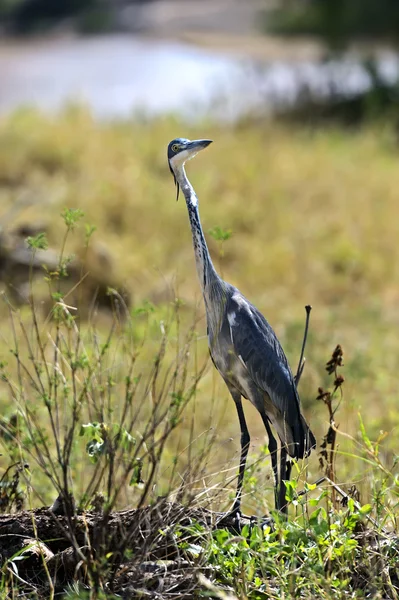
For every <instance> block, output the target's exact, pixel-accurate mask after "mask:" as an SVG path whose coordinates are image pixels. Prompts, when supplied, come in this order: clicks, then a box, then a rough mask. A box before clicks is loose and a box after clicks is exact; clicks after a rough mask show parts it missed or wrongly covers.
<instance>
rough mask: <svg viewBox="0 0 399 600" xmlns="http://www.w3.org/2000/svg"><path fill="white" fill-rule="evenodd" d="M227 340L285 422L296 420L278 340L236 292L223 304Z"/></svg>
mask: <svg viewBox="0 0 399 600" xmlns="http://www.w3.org/2000/svg"><path fill="white" fill-rule="evenodd" d="M227 318H228V322H229V327H230V335H231V341H232V343H233V347H234V352H235V354H236V356H237V357H238V358H239V359H240V360H241V362H242V363H243V364H244V365H245V367H246V369H247V370H248V373H249V375H250V377H251V378H252V380H253V381H254V383H255V384H256V385H257V387H258V388H260V389H261V390H263V391H264V392H266V393H267V394H268V395H269V397H270V399H271V401H272V402H273V404H274V406H275V407H276V408H277V409H278V410H279V411H280V413H281V415H282V416H283V417H284V419H285V421H286V422H287V423H288V424H290V425H295V424H296V423H297V422H298V420H299V419H300V408H299V397H298V393H297V391H296V387H295V382H294V378H293V375H292V372H291V369H290V367H289V365H288V361H287V358H286V356H285V354H284V350H283V349H282V347H281V345H280V342H279V341H278V339H277V336H276V334H275V333H274V331H273V329H272V328H271V326H270V325H269V323H268V322H267V321H266V319H265V318H264V316H263V315H262V314H261V313H260V312H259V311H258V310H257V308H255V307H254V306H253V305H252V304H251V303H250V302H248V300H246V299H245V298H244V297H243V296H242V295H241V294H240V292H238V291H237V292H236V293H235V294H233V296H232V298H231V300H230V302H229V304H228V306H227Z"/></svg>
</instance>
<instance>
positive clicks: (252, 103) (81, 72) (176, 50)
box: [0, 34, 399, 120]
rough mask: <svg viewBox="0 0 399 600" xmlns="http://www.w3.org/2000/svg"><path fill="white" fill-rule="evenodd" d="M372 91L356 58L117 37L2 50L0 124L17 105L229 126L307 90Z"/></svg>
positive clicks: (390, 61) (394, 63)
mask: <svg viewBox="0 0 399 600" xmlns="http://www.w3.org/2000/svg"><path fill="white" fill-rule="evenodd" d="M379 65H380V71H381V73H382V76H383V77H384V78H385V79H387V80H392V81H393V80H394V79H395V78H396V77H398V74H399V68H398V60H397V57H396V56H395V55H394V54H393V53H388V52H386V53H384V54H383V55H382V56H381V58H380V60H379ZM369 84H370V81H369V76H368V74H367V72H366V71H365V69H364V68H363V67H362V65H361V64H360V62H359V60H357V59H354V58H352V59H349V58H347V59H345V60H343V61H342V60H341V61H330V62H328V63H323V64H322V63H319V62H316V61H315V62H311V61H302V62H298V61H296V62H295V63H293V62H291V63H289V62H284V61H276V60H275V61H273V62H266V61H260V60H257V61H254V60H250V59H243V58H241V57H239V56H237V57H235V56H234V55H231V54H229V55H228V56H227V55H223V54H220V53H217V52H215V51H208V50H205V49H200V48H197V47H195V46H191V45H189V44H184V43H178V42H170V41H162V40H157V39H155V40H154V39H149V38H145V37H139V36H133V35H121V34H118V35H107V36H95V37H86V38H84V37H72V36H69V37H53V38H48V39H42V40H33V41H32V40H21V41H12V42H8V43H4V42H3V43H1V44H0V114H6V113H8V112H10V111H12V110H14V109H15V108H17V107H19V106H21V105H35V106H38V107H39V108H41V109H43V110H45V111H58V110H59V109H60V108H62V106H63V105H64V104H65V103H66V102H68V101H78V102H83V103H86V104H87V105H89V106H90V107H91V109H92V110H93V113H94V114H95V115H96V116H97V117H99V118H121V117H122V118H124V117H128V116H131V115H132V114H134V113H140V114H141V115H146V116H153V115H159V114H165V113H175V114H178V115H179V116H180V117H186V118H189V119H194V118H198V117H203V116H204V115H209V114H210V115H212V116H214V117H216V118H218V119H223V120H234V119H236V118H237V117H240V116H242V115H245V114H246V113H254V112H256V111H264V110H269V111H271V110H275V109H276V107H279V106H282V105H287V104H292V103H294V102H295V101H296V100H297V98H298V97H299V96H300V95H301V94H303V91H304V90H310V92H311V93H312V94H316V95H326V94H328V93H330V92H331V90H332V89H334V90H338V91H339V92H340V93H343V94H348V95H351V94H353V93H356V92H358V91H361V90H364V89H367V87H368V86H369Z"/></svg>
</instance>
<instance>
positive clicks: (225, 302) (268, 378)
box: [167, 138, 316, 518]
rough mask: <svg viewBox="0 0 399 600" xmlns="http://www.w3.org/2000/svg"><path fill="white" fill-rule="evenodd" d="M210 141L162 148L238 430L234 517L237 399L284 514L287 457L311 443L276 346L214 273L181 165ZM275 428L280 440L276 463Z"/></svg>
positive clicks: (236, 511) (244, 441)
mask: <svg viewBox="0 0 399 600" xmlns="http://www.w3.org/2000/svg"><path fill="white" fill-rule="evenodd" d="M211 143H212V140H208V139H200V140H194V141H190V140H188V139H185V138H176V139H174V140H172V141H171V142H170V143H169V145H168V151H167V155H168V164H169V168H170V171H171V173H172V175H173V178H174V182H175V185H176V200H178V198H179V191H180V190H181V191H182V192H183V194H184V197H185V200H186V205H187V210H188V216H189V220H190V225H191V233H192V239H193V246H194V255H195V262H196V268H197V273H198V278H199V282H200V286H201V290H202V295H203V299H204V303H205V310H206V321H207V335H208V344H209V351H210V356H211V358H212V361H213V363H214V365H215V367H216V369H217V370H218V371H219V373H220V375H221V376H222V378H223V380H224V382H225V384H226V386H227V388H228V390H229V392H230V395H231V396H232V398H233V400H234V403H235V406H236V409H237V414H238V419H239V423H240V430H241V455H240V464H239V470H238V478H237V490H236V495H235V500H234V504H233V508H232V511H231V512H232V514H233V515H235V516H238V518H239V516H240V515H241V499H242V486H243V479H244V473H245V466H246V461H247V455H248V449H249V444H250V435H249V431H248V427H247V423H246V419H245V415H244V410H243V405H242V398H246V399H248V400H250V402H251V403H252V404H253V405H254V406H255V408H256V409H257V410H258V412H259V414H260V416H261V418H262V421H263V424H264V426H265V429H266V433H267V436H268V448H269V452H270V456H271V463H272V470H273V475H274V484H275V485H274V489H275V507H276V509H277V510H279V511H280V512H281V513H283V514H286V513H287V502H286V485H285V481H287V480H289V479H290V475H291V467H292V463H291V458H293V459H296V460H298V459H302V458H304V457H306V456H308V455H309V454H310V452H311V450H312V449H313V448H314V447H315V446H316V440H315V437H314V435H313V433H312V432H311V430H310V428H309V426H308V424H307V422H306V421H305V418H304V416H303V415H302V413H301V405H300V399H299V395H298V391H297V385H296V381H295V379H294V376H293V374H292V371H291V369H290V366H289V364H288V360H287V358H286V356H285V354H284V351H283V349H282V347H281V344H280V342H279V340H278V338H277V336H276V334H275V332H274V331H273V329H272V327H271V326H270V325H269V323H268V321H267V320H266V319H265V317H264V316H263V315H262V313H261V312H260V311H259V310H258V309H257V308H256V307H255V306H254V305H253V304H251V302H249V300H247V299H246V298H245V296H244V295H243V294H242V293H241V292H240V291H239V290H238V289H237V288H236V287H234V286H233V285H231V284H229V283H227V282H226V281H224V280H223V279H222V278H221V277H220V276H219V274H218V273H217V271H216V269H215V267H214V265H213V262H212V259H211V256H210V254H209V250H208V246H207V243H206V240H205V236H204V232H203V229H202V225H201V220H200V216H199V210H198V198H197V195H196V193H195V191H194V188H193V186H192V185H191V183H190V181H189V180H188V178H187V175H186V171H185V163H186V161H188V160H190V159H192V158H193V157H194V156H195V155H196V154H197V153H198V152H200V151H201V150H203V149H204V148H207V146H209V144H211ZM272 427H273V428H274V430H275V432H276V433H277V436H278V438H279V440H280V465H278V458H277V452H278V446H277V440H276V438H275V437H274V434H273V431H272Z"/></svg>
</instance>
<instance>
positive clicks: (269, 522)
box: [250, 515, 274, 531]
mask: <svg viewBox="0 0 399 600" xmlns="http://www.w3.org/2000/svg"><path fill="white" fill-rule="evenodd" d="M254 527H260V528H261V529H262V530H265V529H266V528H267V527H269V528H270V529H271V530H272V531H273V530H274V521H273V518H272V517H271V516H270V515H264V516H263V517H255V516H253V517H251V523H250V528H251V530H252V529H253V528H254Z"/></svg>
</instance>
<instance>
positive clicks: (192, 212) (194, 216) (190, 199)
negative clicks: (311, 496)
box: [175, 165, 220, 294]
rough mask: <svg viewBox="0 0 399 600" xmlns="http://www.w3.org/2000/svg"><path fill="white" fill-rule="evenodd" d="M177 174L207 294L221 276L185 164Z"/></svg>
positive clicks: (177, 170)
mask: <svg viewBox="0 0 399 600" xmlns="http://www.w3.org/2000/svg"><path fill="white" fill-rule="evenodd" d="M175 175H176V179H177V182H178V184H179V185H180V188H181V190H182V192H183V194H184V197H185V199H186V204H187V210H188V216H189V218H190V225H191V232H192V235H193V245H194V254H195V262H196V265H197V273H198V278H199V281H200V284H201V288H202V291H203V293H204V294H206V292H207V290H208V286H209V285H210V284H212V283H213V282H215V281H216V280H217V281H220V277H219V275H218V274H217V272H216V270H215V267H214V266H213V263H212V259H211V257H210V254H209V250H208V246H207V244H206V240H205V236H204V232H203V231H202V226H201V220H200V217H199V212H198V198H197V195H196V193H195V191H194V188H193V186H192V185H191V183H190V182H189V180H188V179H187V175H186V172H185V170H184V166H183V165H182V166H180V167H178V168H176V170H175Z"/></svg>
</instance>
